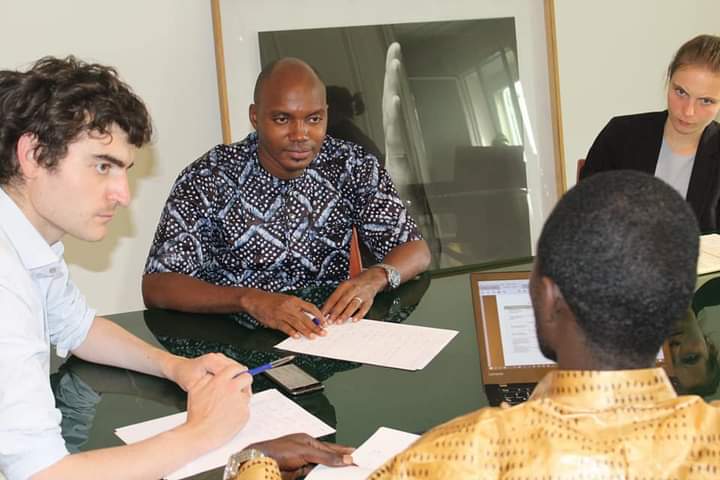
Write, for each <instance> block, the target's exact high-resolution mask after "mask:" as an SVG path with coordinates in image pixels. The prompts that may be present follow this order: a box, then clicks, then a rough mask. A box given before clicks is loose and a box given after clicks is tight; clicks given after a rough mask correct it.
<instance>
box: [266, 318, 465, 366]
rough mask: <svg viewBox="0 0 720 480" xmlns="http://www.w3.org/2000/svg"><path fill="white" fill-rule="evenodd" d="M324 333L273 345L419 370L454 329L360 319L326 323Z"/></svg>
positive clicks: (451, 334)
mask: <svg viewBox="0 0 720 480" xmlns="http://www.w3.org/2000/svg"><path fill="white" fill-rule="evenodd" d="M326 331H327V335H325V336H324V337H317V338H315V339H313V340H309V339H307V338H288V339H287V340H284V341H282V342H280V343H278V344H277V345H275V348H279V349H281V350H288V351H291V352H297V353H304V354H306V355H315V356H317V357H327V358H335V359H338V360H347V361H350V362H358V363H366V364H370V365H379V366H381V367H393V368H402V369H404V370H422V369H423V368H425V367H426V366H427V364H428V363H430V361H431V360H432V359H433V358H435V356H436V355H437V354H438V353H440V351H441V350H442V349H443V348H445V346H446V345H447V344H448V343H450V340H452V339H453V337H454V336H455V335H457V333H458V332H457V331H456V330H446V329H442V328H431V327H421V326H418V325H403V324H401V323H389V322H379V321H376V320H367V319H365V320H360V321H358V322H346V323H344V324H342V325H329V326H328V327H326Z"/></svg>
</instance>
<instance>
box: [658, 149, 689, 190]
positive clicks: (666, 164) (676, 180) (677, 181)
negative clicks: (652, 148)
mask: <svg viewBox="0 0 720 480" xmlns="http://www.w3.org/2000/svg"><path fill="white" fill-rule="evenodd" d="M694 163H695V154H693V155H678V154H676V153H675V152H673V151H672V149H671V148H670V146H669V145H668V144H667V142H666V141H665V139H664V138H663V141H662V146H661V147H660V155H659V156H658V162H657V166H656V167H655V176H656V177H658V178H659V179H661V180H663V181H665V182H666V183H668V184H669V185H670V186H671V187H673V188H674V189H675V190H677V191H678V192H680V195H682V196H683V198H685V197H686V196H687V190H688V185H689V184H690V175H691V174H692V169H693V164H694Z"/></svg>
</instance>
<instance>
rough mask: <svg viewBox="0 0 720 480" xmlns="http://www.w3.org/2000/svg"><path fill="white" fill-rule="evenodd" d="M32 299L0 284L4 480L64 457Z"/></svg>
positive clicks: (1, 464) (22, 476)
mask: <svg viewBox="0 0 720 480" xmlns="http://www.w3.org/2000/svg"><path fill="white" fill-rule="evenodd" d="M28 287H31V286H28ZM32 301H33V299H31V298H25V297H24V296H22V295H20V294H18V290H17V286H10V285H8V284H7V283H3V282H0V305H2V310H3V321H2V322H0V471H1V472H2V473H3V474H4V475H5V476H6V477H7V480H21V479H26V478H28V477H30V476H31V475H33V474H35V473H37V472H38V471H40V470H43V469H45V468H47V467H49V466H50V465H52V464H54V463H56V462H58V461H59V460H61V459H62V458H63V457H64V456H65V455H67V453H68V452H67V450H66V448H65V442H64V441H63V439H62V436H61V433H60V412H59V411H58V410H57V409H56V408H55V399H54V397H53V394H52V390H51V388H50V382H49V379H48V366H47V362H48V361H49V344H48V343H47V340H46V337H45V332H44V331H43V329H44V323H43V321H42V319H40V320H39V319H38V318H37V313H36V312H41V311H42V310H41V306H39V305H32V304H31V303H32Z"/></svg>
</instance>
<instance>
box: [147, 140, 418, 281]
mask: <svg viewBox="0 0 720 480" xmlns="http://www.w3.org/2000/svg"><path fill="white" fill-rule="evenodd" d="M352 225H356V226H357V228H358V233H359V235H360V240H361V241H362V242H363V243H364V244H365V245H366V246H367V247H368V248H369V250H370V251H371V252H372V254H373V255H374V256H375V257H376V258H377V259H378V260H381V259H382V258H383V257H385V255H387V253H388V252H390V250H392V249H393V248H395V247H396V246H398V245H401V244H403V243H405V242H408V241H411V240H418V239H420V238H421V236H420V233H419V231H418V228H417V225H416V224H415V222H414V221H413V219H412V218H410V216H409V215H408V213H407V210H406V209H405V206H404V205H403V202H402V201H401V200H400V198H399V197H398V194H397V191H396V189H395V187H394V185H393V184H392V181H391V180H390V176H389V175H388V174H387V172H386V171H385V169H383V168H382V167H381V166H380V165H379V164H378V161H377V159H376V158H375V157H374V156H372V155H369V154H367V153H366V152H365V151H364V150H363V148H362V147H360V146H358V145H355V144H353V143H350V142H345V141H342V140H336V139H334V138H332V137H330V136H327V137H325V141H324V142H323V145H322V148H321V150H320V153H319V154H318V156H317V157H316V158H315V159H314V160H313V161H312V163H311V164H310V165H309V166H308V168H306V169H305V171H304V172H303V174H302V175H301V176H299V177H297V178H293V179H291V180H281V179H279V178H276V177H273V176H272V175H270V174H269V173H268V172H267V171H266V170H265V169H264V168H263V167H262V166H261V165H260V163H259V161H258V156H257V135H256V134H255V133H252V134H250V135H249V136H248V137H247V138H245V140H243V141H241V142H239V143H235V144H232V145H218V146H217V147H215V148H213V149H212V150H210V151H209V152H208V153H206V154H205V155H203V156H202V157H201V158H199V159H198V160H196V161H195V162H193V163H192V164H190V165H189V166H188V167H187V168H185V169H184V170H183V171H182V172H181V173H180V176H179V177H178V179H177V180H176V182H175V185H174V186H173V188H172V191H171V192H170V197H169V198H168V200H167V203H166V204H165V209H164V210H163V213H162V216H161V218H160V223H159V225H158V229H157V232H156V233H155V239H154V241H153V244H152V247H151V248H150V255H149V257H148V260H147V263H146V266H145V272H146V273H153V272H178V273H183V274H186V275H191V276H193V277H196V278H199V279H201V280H204V281H206V282H210V283H213V284H216V285H235V286H243V287H253V288H261V289H263V290H266V291H274V292H281V291H288V290H295V289H298V288H303V287H306V286H308V285H316V284H330V283H337V282H339V281H341V280H344V279H346V278H347V275H348V257H349V245H350V237H351V227H352Z"/></svg>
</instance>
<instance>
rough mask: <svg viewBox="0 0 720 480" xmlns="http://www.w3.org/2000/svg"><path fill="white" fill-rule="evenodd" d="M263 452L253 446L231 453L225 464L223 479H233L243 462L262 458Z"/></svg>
mask: <svg viewBox="0 0 720 480" xmlns="http://www.w3.org/2000/svg"><path fill="white" fill-rule="evenodd" d="M263 457H265V454H264V453H263V452H261V451H260V450H256V449H254V448H246V449H245V450H240V451H239V452H236V453H233V454H232V455H230V458H228V462H227V465H225V473H223V480H235V476H236V475H237V473H238V470H240V467H242V465H243V463H245V462H249V461H250V460H255V459H256V458H263Z"/></svg>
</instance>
